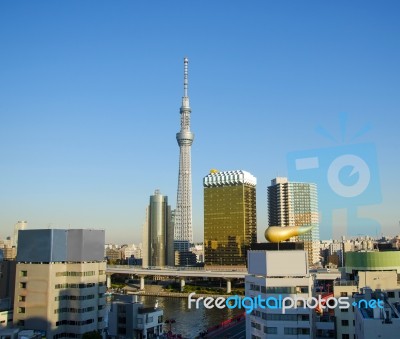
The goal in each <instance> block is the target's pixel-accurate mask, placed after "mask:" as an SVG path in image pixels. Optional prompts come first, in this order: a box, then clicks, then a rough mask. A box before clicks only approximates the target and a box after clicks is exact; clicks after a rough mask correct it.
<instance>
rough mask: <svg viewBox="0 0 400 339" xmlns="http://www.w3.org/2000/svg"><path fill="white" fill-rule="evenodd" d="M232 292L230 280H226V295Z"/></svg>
mask: <svg viewBox="0 0 400 339" xmlns="http://www.w3.org/2000/svg"><path fill="white" fill-rule="evenodd" d="M231 292H232V282H231V280H230V279H226V293H228V294H229V293H231Z"/></svg>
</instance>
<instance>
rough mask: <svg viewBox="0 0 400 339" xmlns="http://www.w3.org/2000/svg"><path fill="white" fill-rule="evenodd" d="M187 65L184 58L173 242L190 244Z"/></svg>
mask: <svg viewBox="0 0 400 339" xmlns="http://www.w3.org/2000/svg"><path fill="white" fill-rule="evenodd" d="M188 63H189V60H188V58H184V60H183V64H184V72H183V74H184V76H183V97H182V106H181V109H180V114H181V130H180V132H179V133H176V140H177V141H178V145H179V150H180V154H179V176H178V194H177V199H176V211H175V231H174V240H175V241H182V242H185V241H187V242H189V243H192V242H193V230H192V165H191V156H190V150H191V146H192V143H193V139H194V134H193V133H192V132H191V131H190V112H191V111H192V110H191V109H190V106H189V96H188Z"/></svg>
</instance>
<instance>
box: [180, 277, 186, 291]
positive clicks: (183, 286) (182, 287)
mask: <svg viewBox="0 0 400 339" xmlns="http://www.w3.org/2000/svg"><path fill="white" fill-rule="evenodd" d="M184 288H185V279H184V278H181V292H183V290H184Z"/></svg>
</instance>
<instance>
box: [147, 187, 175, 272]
mask: <svg viewBox="0 0 400 339" xmlns="http://www.w3.org/2000/svg"><path fill="white" fill-rule="evenodd" d="M146 215H147V218H146V223H145V225H144V230H143V266H144V267H148V266H157V267H162V266H166V265H168V266H173V265H174V260H175V259H174V229H173V225H172V220H171V206H169V205H168V197H167V196H164V195H162V194H161V193H160V191H159V190H156V191H155V192H154V195H152V196H150V204H149V206H148V208H147V213H146Z"/></svg>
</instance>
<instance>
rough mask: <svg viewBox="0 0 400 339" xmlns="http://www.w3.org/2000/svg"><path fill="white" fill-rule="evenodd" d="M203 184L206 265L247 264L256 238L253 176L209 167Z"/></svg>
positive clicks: (242, 172)
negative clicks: (249, 252) (248, 254)
mask: <svg viewBox="0 0 400 339" xmlns="http://www.w3.org/2000/svg"><path fill="white" fill-rule="evenodd" d="M203 185H204V260H205V264H206V265H208V266H219V265H232V266H246V253H247V250H248V248H249V246H250V245H251V244H252V243H254V242H256V241H257V221H256V178H255V177H254V176H253V175H251V174H250V173H248V172H245V171H226V172H217V171H212V172H211V173H210V174H209V175H207V176H206V177H205V178H204V180H203Z"/></svg>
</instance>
